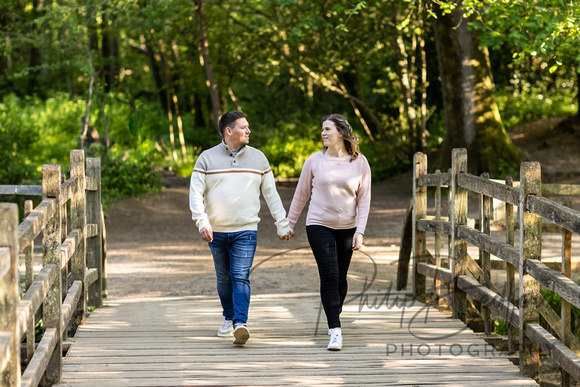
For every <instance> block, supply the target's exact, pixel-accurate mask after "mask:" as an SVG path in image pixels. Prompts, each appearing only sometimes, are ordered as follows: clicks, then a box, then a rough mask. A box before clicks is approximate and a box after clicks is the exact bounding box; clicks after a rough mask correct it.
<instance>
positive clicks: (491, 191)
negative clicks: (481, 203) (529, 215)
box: [457, 173, 520, 205]
mask: <svg viewBox="0 0 580 387" xmlns="http://www.w3.org/2000/svg"><path fill="white" fill-rule="evenodd" d="M457 183H458V184H459V186H460V187H462V188H465V189H468V190H470V191H473V192H477V193H480V194H484V195H486V196H490V197H492V198H494V199H497V200H501V201H502V202H505V203H509V204H514V205H517V204H518V203H519V198H520V191H519V190H518V189H517V188H514V187H510V186H509V185H505V184H502V183H498V182H496V181H493V180H489V179H485V178H483V177H479V176H474V175H470V174H468V173H461V174H459V176H458V177H457Z"/></svg>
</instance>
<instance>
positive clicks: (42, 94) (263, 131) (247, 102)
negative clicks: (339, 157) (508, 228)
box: [0, 0, 580, 200]
mask: <svg viewBox="0 0 580 387" xmlns="http://www.w3.org/2000/svg"><path fill="white" fill-rule="evenodd" d="M459 4H460V3H459V2H457V1H447V0H441V1H428V0H427V1H425V0H382V1H353V2H351V1H341V0H338V1H328V0H206V1H202V0H188V1H185V0H157V1H151V0H3V1H2V2H1V3H0V28H1V31H0V32H1V35H0V160H1V167H0V181H1V182H2V183H3V184H18V183H21V182H37V181H38V180H39V179H40V177H41V172H40V171H41V166H42V164H45V163H52V164H61V165H62V167H63V170H64V171H66V168H68V157H69V151H70V149H74V148H77V147H78V146H79V145H82V146H84V147H86V148H87V149H88V152H89V154H90V155H93V156H100V157H101V158H102V165H103V168H104V169H103V195H104V196H105V197H106V198H108V200H110V199H112V198H118V197H127V196H131V195H138V194H141V193H146V192H151V191H155V190H158V189H159V188H160V171H161V170H163V169H165V170H169V171H173V172H174V173H176V174H177V175H179V176H188V175H189V174H190V172H191V170H192V167H193V165H194V163H195V160H196V158H197V156H198V155H199V154H200V152H201V151H203V150H204V149H207V148H208V147H211V146H214V145H215V144H217V142H218V141H219V135H218V132H217V125H216V122H217V119H218V117H219V116H220V115H221V114H222V113H223V112H226V111H229V110H243V111H244V112H245V113H246V114H248V119H249V122H250V124H251V129H252V135H251V143H250V144H251V145H252V146H255V147H257V148H259V149H261V150H262V151H263V152H264V153H265V154H266V156H267V157H268V159H269V161H270V164H271V165H272V167H273V169H274V172H275V176H276V177H277V178H291V177H297V176H298V175H299V174H300V170H301V167H302V164H303V162H304V160H305V159H306V158H307V157H308V155H310V154H311V153H313V152H315V151H317V150H318V149H320V146H321V142H320V141H319V138H320V136H319V128H320V118H321V117H322V116H323V115H325V114H329V113H341V114H344V115H345V116H346V117H347V118H348V120H349V122H350V123H351V124H352V126H353V128H354V129H355V132H356V134H357V136H358V137H359V138H360V143H361V149H362V151H363V153H364V154H365V155H366V156H367V158H368V159H369V162H370V163H371V168H372V171H373V178H374V179H376V180H380V179H384V178H387V177H389V176H392V175H395V174H398V173H400V172H402V171H405V170H407V169H409V168H410V167H411V163H412V157H413V154H414V152H416V151H423V152H425V153H431V152H435V151H437V150H439V151H440V152H439V153H440V154H441V158H440V162H439V164H438V165H439V166H440V167H441V168H442V169H445V170H446V169H447V168H448V160H446V159H445V155H447V157H448V156H449V154H450V151H449V150H450V149H451V148H455V147H466V148H468V151H469V154H470V163H472V164H471V165H470V169H471V170H472V171H475V172H483V171H487V172H490V173H491V175H492V177H494V178H495V177H504V176H505V175H506V174H507V173H510V174H511V175H512V176H514V177H517V171H518V163H519V162H520V155H519V154H518V152H517V151H516V150H515V148H514V146H513V144H512V143H511V142H510V140H509V137H508V135H507V133H508V132H509V130H510V129H511V128H513V127H515V126H517V125H520V124H522V123H526V122H531V121H534V120H538V119H542V118H547V117H569V119H568V120H566V121H565V124H566V125H568V126H567V127H568V128H578V101H579V98H580V97H579V95H578V80H579V79H580V78H579V73H578V71H579V70H580V45H579V44H578V42H579V37H580V36H579V35H580V32H579V31H580V22H579V17H580V5H579V3H578V2H575V1H573V0H530V1H528V0H526V1H524V0H510V1H507V0H505V1H504V0H465V1H463V2H461V4H460V5H459ZM562 130H564V129H562Z"/></svg>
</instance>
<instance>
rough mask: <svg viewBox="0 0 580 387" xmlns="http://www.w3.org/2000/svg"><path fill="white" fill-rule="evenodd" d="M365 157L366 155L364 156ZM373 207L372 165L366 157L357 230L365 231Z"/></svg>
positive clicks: (358, 195) (358, 204) (358, 193)
mask: <svg viewBox="0 0 580 387" xmlns="http://www.w3.org/2000/svg"><path fill="white" fill-rule="evenodd" d="M363 157H364V156H363ZM370 209H371V167H370V166H369V163H368V161H367V159H366V158H364V159H363V165H362V171H361V180H360V185H359V188H358V191H357V225H356V232H360V233H361V234H364V233H365V229H366V226H367V220H368V218H369V212H370Z"/></svg>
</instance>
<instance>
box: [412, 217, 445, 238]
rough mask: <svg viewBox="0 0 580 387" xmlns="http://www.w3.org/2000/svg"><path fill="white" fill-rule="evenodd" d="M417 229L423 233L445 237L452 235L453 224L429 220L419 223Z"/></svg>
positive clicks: (422, 220)
mask: <svg viewBox="0 0 580 387" xmlns="http://www.w3.org/2000/svg"><path fill="white" fill-rule="evenodd" d="M417 229H418V230H421V231H428V232H436V233H440V234H445V235H451V232H452V231H451V230H452V229H451V223H450V222H448V221H444V220H435V219H432V220H427V219H421V220H419V221H417Z"/></svg>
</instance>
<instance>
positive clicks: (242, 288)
mask: <svg viewBox="0 0 580 387" xmlns="http://www.w3.org/2000/svg"><path fill="white" fill-rule="evenodd" d="M257 242H258V233H257V231H240V232H237V233H233V235H232V240H231V244H230V248H229V256H230V276H231V279H232V287H233V304H234V308H235V316H234V326H235V325H236V324H246V323H247V321H248V309H249V307H250V295H251V291H250V269H251V268H252V263H253V262H254V254H255V253H256V246H257Z"/></svg>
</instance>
